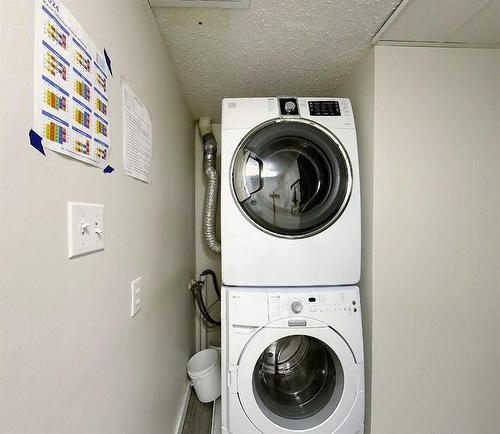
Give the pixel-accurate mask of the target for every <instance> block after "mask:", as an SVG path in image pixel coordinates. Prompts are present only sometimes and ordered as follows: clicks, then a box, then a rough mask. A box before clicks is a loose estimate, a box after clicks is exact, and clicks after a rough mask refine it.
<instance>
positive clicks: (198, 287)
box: [191, 270, 220, 326]
mask: <svg viewBox="0 0 500 434" xmlns="http://www.w3.org/2000/svg"><path fill="white" fill-rule="evenodd" d="M207 275H208V276H210V278H211V279H212V284H213V286H214V290H215V292H216V294H217V298H218V299H219V300H220V288H219V284H218V282H217V275H216V274H215V273H214V272H213V271H212V270H205V271H203V272H202V273H201V274H200V278H201V277H202V276H207ZM204 285H205V283H204V282H203V281H202V280H197V281H196V282H194V283H193V285H192V286H191V291H193V295H194V298H195V300H196V305H197V306H198V310H199V311H200V314H201V316H202V317H203V319H204V320H205V321H206V322H207V323H208V324H211V325H213V326H220V321H217V320H215V319H214V318H212V316H211V315H210V312H209V310H208V308H207V306H206V304H205V301H204V300H203V293H202V288H203V286H204Z"/></svg>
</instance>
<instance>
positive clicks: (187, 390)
mask: <svg viewBox="0 0 500 434" xmlns="http://www.w3.org/2000/svg"><path fill="white" fill-rule="evenodd" d="M190 393H191V382H190V381H188V382H186V387H185V389H184V395H183V397H182V407H181V410H180V411H179V416H178V417H177V424H176V429H175V432H176V434H181V433H182V428H183V427H184V419H186V412H187V409H188V404H189V395H190Z"/></svg>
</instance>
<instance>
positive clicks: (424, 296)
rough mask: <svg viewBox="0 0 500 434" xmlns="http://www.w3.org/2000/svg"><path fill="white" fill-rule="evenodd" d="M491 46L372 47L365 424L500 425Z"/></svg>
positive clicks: (496, 111) (385, 432)
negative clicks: (368, 413) (369, 349)
mask: <svg viewBox="0 0 500 434" xmlns="http://www.w3.org/2000/svg"><path fill="white" fill-rule="evenodd" d="M499 71H500V51H499V50H478V49H454V48H453V49H445V48H403V47H378V48H377V49H376V55H375V153H374V157H375V168H374V171H375V172H374V173H375V177H374V180H375V186H374V210H373V218H374V228H373V233H374V240H373V287H374V288H373V292H374V296H373V348H374V352H373V397H372V409H373V411H372V432H373V433H374V434H390V433H401V432H404V433H408V434H410V433H415V434H423V433H441V434H444V433H449V434H469V433H474V434H495V433H498V430H499V427H500V412H499V409H500V399H499V387H500V347H499V345H498V343H499V342H500V327H499V316H500V296H499V294H500V292H499V289H500V283H499V282H500V265H499V264H500V230H499V226H498V221H499V216H500V194H499V187H500V171H499V170H498V168H499V166H500V135H499V131H500V104H499V101H500V74H499Z"/></svg>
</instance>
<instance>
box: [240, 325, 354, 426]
mask: <svg viewBox="0 0 500 434" xmlns="http://www.w3.org/2000/svg"><path fill="white" fill-rule="evenodd" d="M237 375H238V382H237V384H238V394H239V397H240V402H241V405H242V407H243V410H244V411H245V413H246V414H247V416H248V418H249V419H250V421H251V422H252V423H253V424H254V425H255V426H256V427H257V428H258V429H259V430H260V431H262V432H263V433H273V434H284V433H287V434H289V433H294V432H299V431H300V432H301V433H304V432H305V433H308V432H318V431H317V430H318V429H319V427H321V432H325V433H332V432H335V431H336V430H337V429H338V428H339V427H340V426H341V425H342V424H343V423H344V421H345V420H346V418H347V416H348V415H349V414H350V412H351V410H352V408H353V406H354V403H355V401H356V398H357V392H358V387H359V378H358V370H357V368H356V361H355V359H354V356H353V354H352V352H351V350H350V348H349V346H348V345H347V344H346V343H345V341H344V340H343V339H342V338H341V337H340V336H339V335H338V334H337V332H335V331H334V330H333V329H331V328H330V327H328V326H325V327H318V328H305V329H296V328H269V327H266V328H264V329H262V330H260V331H259V332H257V333H256V335H255V336H253V337H252V339H251V340H250V341H249V343H248V344H247V345H246V347H245V349H244V351H243V352H242V355H241V357H240V361H239V365H238V374H237Z"/></svg>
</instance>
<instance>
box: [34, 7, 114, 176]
mask: <svg viewBox="0 0 500 434" xmlns="http://www.w3.org/2000/svg"><path fill="white" fill-rule="evenodd" d="M34 74H35V76H34V125H33V128H34V130H35V131H36V132H37V134H38V135H40V136H41V137H42V140H43V146H44V147H45V148H48V149H51V150H53V151H56V152H60V153H62V154H65V155H68V156H70V157H73V158H76V159H78V160H81V161H84V162H86V163H89V164H92V165H94V166H98V167H103V166H105V165H106V164H107V160H108V159H109V153H110V150H111V141H110V130H109V116H110V110H109V96H108V91H109V89H108V87H109V82H108V81H109V78H108V72H107V65H106V61H105V59H104V58H103V56H102V55H101V54H99V53H98V51H97V49H96V46H95V44H94V43H93V42H92V41H91V40H90V38H89V36H88V35H87V33H86V32H85V31H84V30H83V28H82V26H81V25H80V24H79V23H78V21H77V20H76V18H75V17H73V15H71V14H70V12H69V11H68V10H67V9H66V8H65V7H64V5H62V4H61V3H60V2H59V1H57V0H36V1H35V50H34Z"/></svg>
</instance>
